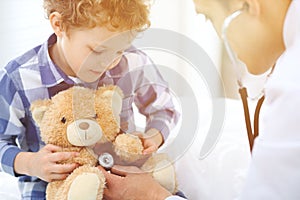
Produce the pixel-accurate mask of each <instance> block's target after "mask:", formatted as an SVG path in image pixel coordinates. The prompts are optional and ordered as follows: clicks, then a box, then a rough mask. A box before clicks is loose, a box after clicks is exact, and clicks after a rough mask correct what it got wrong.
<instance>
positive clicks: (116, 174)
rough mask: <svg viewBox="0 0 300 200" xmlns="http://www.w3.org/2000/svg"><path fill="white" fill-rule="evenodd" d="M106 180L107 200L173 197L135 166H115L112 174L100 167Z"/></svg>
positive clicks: (142, 199)
mask: <svg viewBox="0 0 300 200" xmlns="http://www.w3.org/2000/svg"><path fill="white" fill-rule="evenodd" d="M98 168H99V169H100V170H101V171H102V172H103V174H104V176H105V178H106V188H105V189H104V197H105V199H106V200H121V199H135V200H139V199H141V200H164V199H166V198H167V197H169V196H171V193H169V192H168V191H167V190H166V189H165V188H163V187H162V186H161V185H160V184H159V183H158V182H156V181H155V180H154V179H153V177H152V176H151V175H150V174H148V173H145V172H143V171H142V170H140V169H139V168H137V167H133V166H114V167H113V168H112V169H111V173H109V172H107V171H105V170H104V169H103V168H102V167H100V166H99V167H98Z"/></svg>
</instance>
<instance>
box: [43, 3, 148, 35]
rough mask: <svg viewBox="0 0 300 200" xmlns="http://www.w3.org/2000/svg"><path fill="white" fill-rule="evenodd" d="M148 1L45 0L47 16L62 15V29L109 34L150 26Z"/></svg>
mask: <svg viewBox="0 0 300 200" xmlns="http://www.w3.org/2000/svg"><path fill="white" fill-rule="evenodd" d="M149 7H150V2H149V1H147V0H44V9H45V11H46V14H47V17H48V18H49V16H50V14H51V13H53V12H58V13H60V14H61V21H62V23H61V28H62V29H63V30H65V31H68V30H69V29H70V28H94V27H96V26H104V27H106V28H108V29H110V30H112V31H127V30H135V31H143V30H145V29H147V28H148V27H149V26H150V20H149Z"/></svg>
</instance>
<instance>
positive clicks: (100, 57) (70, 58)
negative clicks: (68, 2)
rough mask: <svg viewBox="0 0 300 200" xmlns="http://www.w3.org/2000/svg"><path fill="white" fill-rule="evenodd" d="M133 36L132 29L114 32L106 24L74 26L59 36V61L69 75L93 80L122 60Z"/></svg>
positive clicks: (87, 80)
mask: <svg viewBox="0 0 300 200" xmlns="http://www.w3.org/2000/svg"><path fill="white" fill-rule="evenodd" d="M134 38H135V35H134V34H133V32H132V31H127V32H112V31H110V30H108V29H107V28H104V27H101V28H100V27H95V28H92V29H85V30H79V29H71V30H69V32H68V34H67V33H66V32H63V33H62V35H61V37H58V42H57V45H58V52H59V54H60V56H59V57H60V62H59V63H57V64H58V65H59V66H60V67H61V68H62V70H63V71H64V72H65V73H67V74H68V75H71V76H75V77H78V78H80V79H81V80H83V81H85V82H94V81H96V80H97V79H99V77H100V76H101V75H102V74H103V73H104V72H105V71H107V70H109V69H112V68H113V67H115V66H116V65H117V64H118V63H119V61H120V59H121V57H122V54H123V52H124V51H125V50H126V49H127V48H128V47H130V45H131V42H132V40H133V39H134Z"/></svg>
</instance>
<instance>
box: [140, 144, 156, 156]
mask: <svg viewBox="0 0 300 200" xmlns="http://www.w3.org/2000/svg"><path fill="white" fill-rule="evenodd" d="M156 150H157V148H156V147H155V146H150V147H148V148H146V149H144V150H143V154H144V155H145V154H151V153H153V152H155V151H156Z"/></svg>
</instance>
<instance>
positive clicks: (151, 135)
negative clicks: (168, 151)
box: [136, 128, 163, 154]
mask: <svg viewBox="0 0 300 200" xmlns="http://www.w3.org/2000/svg"><path fill="white" fill-rule="evenodd" d="M136 135H138V136H139V137H140V139H141V140H142V142H143V146H144V151H143V154H151V153H153V152H155V151H157V150H158V148H159V147H160V146H161V145H162V143H163V136H162V134H161V133H160V132H159V131H158V130H156V129H154V128H151V129H149V130H148V131H147V132H146V133H144V134H136Z"/></svg>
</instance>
